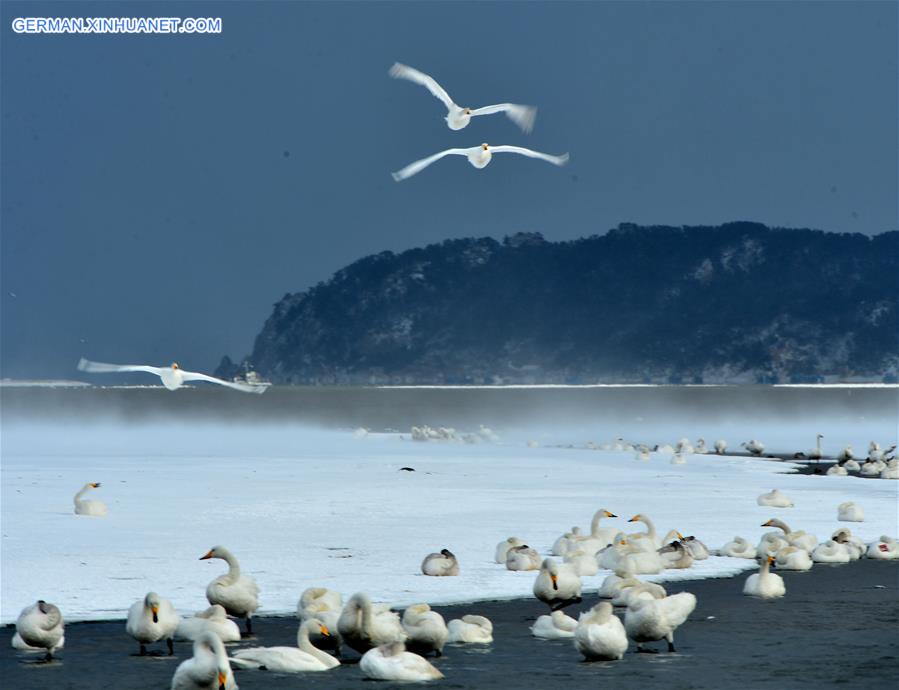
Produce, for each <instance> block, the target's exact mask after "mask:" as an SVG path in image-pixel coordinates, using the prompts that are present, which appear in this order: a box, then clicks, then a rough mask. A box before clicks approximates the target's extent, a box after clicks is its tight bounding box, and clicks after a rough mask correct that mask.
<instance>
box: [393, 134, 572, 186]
mask: <svg viewBox="0 0 899 690" xmlns="http://www.w3.org/2000/svg"><path fill="white" fill-rule="evenodd" d="M494 153H518V154H521V155H522V156H527V157H528V158H539V159H540V160H544V161H546V162H547V163H552V164H553V165H565V164H566V163H567V162H568V154H567V153H563V154H562V155H561V156H553V155H550V154H548V153H540V152H539V151H532V150H531V149H526V148H524V147H522V146H506V145H503V146H491V145H490V144H487V143H484V144H481V145H480V146H472V147H471V148H467V149H446V150H445V151H441V152H440V153H435V154H434V155H433V156H428V157H427V158H422V159H421V160H417V161H415V162H414V163H410V164H409V165H407V166H406V167H405V168H403V169H402V170H399V171H397V172H395V173H391V175H393V179H394V180H396V181H397V182H401V181H403V180H405V179H407V178H409V177H412V176H413V175H416V174H417V173H420V172H421V171H422V170H424V169H425V168H427V167H428V166H429V165H431V163H435V162H437V161H439V160H440V159H441V158H444V157H446V156H465V157H466V158H468V162H469V163H471V164H472V166H474V167H475V168H478V169H479V170H480V169H481V168H486V167H487V164H488V163H489V162H490V161H491V159H492V158H493V154H494Z"/></svg>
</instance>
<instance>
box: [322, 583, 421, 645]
mask: <svg viewBox="0 0 899 690" xmlns="http://www.w3.org/2000/svg"><path fill="white" fill-rule="evenodd" d="M337 630H338V632H339V633H340V637H341V639H342V640H343V641H344V642H346V643H347V644H348V645H349V646H350V647H352V648H353V649H355V650H356V651H357V652H359V653H360V654H363V653H365V652H367V651H368V650H369V649H371V648H373V647H378V646H380V645H384V644H389V643H391V642H404V641H405V639H406V631H405V630H404V629H403V626H402V624H401V623H400V617H399V616H398V615H397V614H396V613H394V612H393V611H391V610H389V609H387V608H385V607H383V606H381V607H375V606H374V605H373V604H372V603H371V599H369V598H368V595H367V594H363V593H362V592H359V593H357V594H354V595H353V596H352V597H350V599H349V601H347V603H346V606H344V607H343V611H342V612H341V614H340V619H339V620H338V623H337Z"/></svg>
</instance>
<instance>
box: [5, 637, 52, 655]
mask: <svg viewBox="0 0 899 690" xmlns="http://www.w3.org/2000/svg"><path fill="white" fill-rule="evenodd" d="M9 646H10V647H12V648H13V649H17V650H19V651H20V652H45V651H46V650H45V649H44V648H42V647H32V646H31V645H30V644H28V643H27V642H25V640H23V639H22V636H21V635H20V634H19V633H13V636H12V638H11V639H10V641H9ZM65 646H66V636H65V635H63V636H62V638H61V639H60V640H59V644H57V645H56V648H55V649H56V651H59V650H60V649H62V648H63V647H65Z"/></svg>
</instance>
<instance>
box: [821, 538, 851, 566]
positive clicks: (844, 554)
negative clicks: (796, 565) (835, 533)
mask: <svg viewBox="0 0 899 690" xmlns="http://www.w3.org/2000/svg"><path fill="white" fill-rule="evenodd" d="M812 560H813V561H814V562H815V563H848V562H849V561H850V560H852V559H851V558H850V556H849V549H848V548H846V546H845V545H843V544H840V543H838V542H835V541H834V540H833V539H830V540H828V541H826V542H823V543H821V544H818V546H816V547H815V550H814V551H812Z"/></svg>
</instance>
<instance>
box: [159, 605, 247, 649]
mask: <svg viewBox="0 0 899 690" xmlns="http://www.w3.org/2000/svg"><path fill="white" fill-rule="evenodd" d="M204 632H211V633H213V634H215V635H218V637H219V639H220V640H221V641H222V642H240V628H238V627H237V623H235V622H234V621H232V620H231V619H230V618H228V614H227V613H226V612H225V609H224V607H222V606H220V605H219V604H213V605H212V606H210V607H209V608H208V609H206V610H205V611H200V612H199V613H196V614H194V615H193V616H191V617H190V618H182V619H181V622H180V623H179V624H178V627H177V628H176V629H175V639H176V640H191V641H193V640H196V639H197V638H198V637H200V635H202V634H203V633H204Z"/></svg>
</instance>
